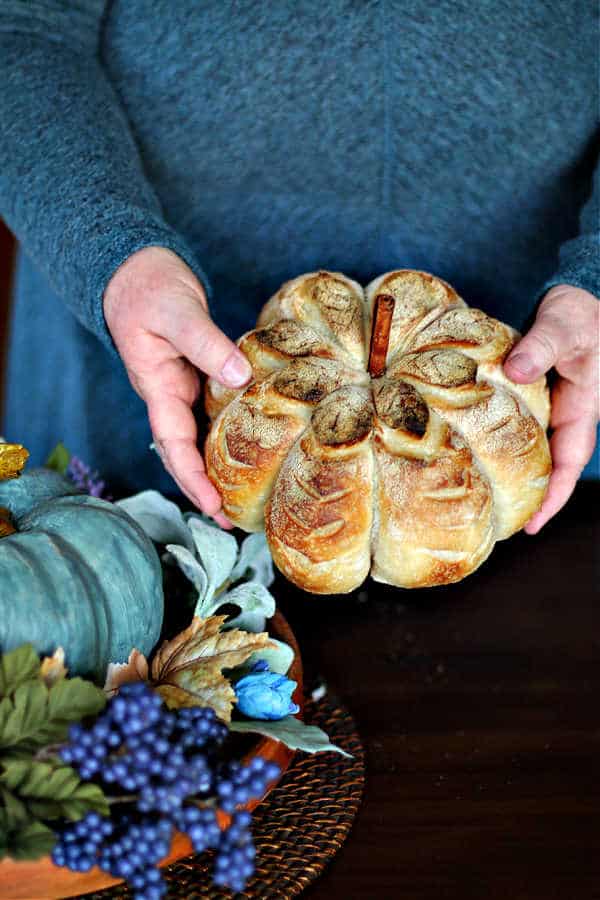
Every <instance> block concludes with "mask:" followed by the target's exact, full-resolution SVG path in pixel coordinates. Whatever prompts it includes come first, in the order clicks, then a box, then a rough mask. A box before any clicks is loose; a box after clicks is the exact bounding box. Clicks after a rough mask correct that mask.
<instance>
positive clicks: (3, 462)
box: [0, 443, 29, 481]
mask: <svg viewBox="0 0 600 900" xmlns="http://www.w3.org/2000/svg"><path fill="white" fill-rule="evenodd" d="M28 456H29V453H28V451H27V450H26V449H25V447H23V445H22V444H5V443H0V481H5V480H6V479H8V478H18V477H19V475H20V474H21V471H22V470H23V467H24V466H25V463H26V462H27V458H28Z"/></svg>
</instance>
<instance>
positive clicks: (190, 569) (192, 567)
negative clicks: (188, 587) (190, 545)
mask: <svg viewBox="0 0 600 900" xmlns="http://www.w3.org/2000/svg"><path fill="white" fill-rule="evenodd" d="M165 556H167V557H172V558H173V559H174V560H175V562H176V563H177V565H178V566H179V568H180V569H181V571H182V572H183V574H184V575H185V577H186V578H187V579H188V581H191V582H192V584H193V585H194V587H195V588H196V591H197V592H198V597H197V601H196V603H197V605H198V606H200V604H203V603H204V601H205V599H206V592H207V590H208V576H207V574H206V572H205V571H204V569H203V568H202V566H201V565H200V563H199V562H198V560H197V559H196V557H195V556H194V554H193V553H192V552H191V551H190V550H188V549H187V547H180V546H179V545H178V544H167V553H166V554H165Z"/></svg>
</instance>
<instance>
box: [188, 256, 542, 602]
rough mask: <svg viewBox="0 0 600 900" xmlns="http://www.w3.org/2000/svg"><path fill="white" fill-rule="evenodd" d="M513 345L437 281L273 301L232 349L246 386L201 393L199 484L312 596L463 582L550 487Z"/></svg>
mask: <svg viewBox="0 0 600 900" xmlns="http://www.w3.org/2000/svg"><path fill="white" fill-rule="evenodd" d="M517 337H518V335H517V332H515V331H514V330H513V329H512V328H510V327H509V326H507V325H504V324H503V323H501V322H499V321H497V320H495V319H492V318H490V317H489V316H487V315H486V314H485V313H483V312H481V311H480V310H478V309H471V308H470V307H468V306H467V304H466V303H465V302H464V301H463V300H462V299H461V298H460V297H459V296H458V294H457V293H456V292H455V291H454V290H453V289H452V288H451V287H450V285H448V284H446V283H445V282H444V281H442V280H440V279H439V278H435V277H434V276H432V275H428V274H426V273H424V272H416V271H412V270H397V271H393V272H389V273H387V274H385V275H382V276H380V277H379V278H377V279H375V281H373V282H372V283H371V284H370V285H368V287H367V288H365V289H364V290H363V288H362V287H361V286H360V285H359V284H357V283H356V282H355V281H352V280H351V279H350V278H347V277H346V276H345V275H343V274H340V273H333V272H317V273H309V274H307V275H302V276H300V277H299V278H296V279H294V280H293V281H290V282H287V283H286V284H284V285H283V286H282V287H281V289H280V290H279V291H278V292H277V293H276V294H275V296H274V297H272V298H271V299H270V300H269V301H268V302H267V303H266V304H265V306H264V307H263V310H262V312H261V314H260V316H259V318H258V324H257V328H256V329H255V330H253V331H250V332H248V333H247V334H245V335H243V336H242V337H241V338H240V340H239V342H238V343H239V346H240V348H241V349H242V350H243V351H244V353H245V354H246V356H247V358H248V359H249V361H250V363H251V365H252V368H253V375H254V378H253V380H252V382H251V383H250V384H249V385H248V386H247V387H246V388H245V389H242V390H241V391H232V390H228V389H225V388H223V387H222V385H220V384H219V383H218V382H216V381H214V380H212V379H210V380H209V381H208V383H207V390H206V408H207V411H208V414H209V416H210V417H211V419H212V426H211V429H210V432H209V435H208V438H207V441H206V446H205V457H206V465H207V471H208V474H209V476H210V478H211V480H212V482H213V483H214V485H215V486H216V488H217V490H218V491H219V493H220V494H221V496H222V497H223V507H224V511H225V513H226V515H227V516H228V517H229V518H230V519H231V521H232V522H234V523H235V524H236V525H238V526H239V527H240V528H243V529H245V530H246V531H251V532H252V531H260V530H262V529H265V530H266V535H267V540H268V543H269V547H270V549H271V552H272V554H273V559H274V561H275V563H276V565H277V566H278V568H279V569H280V570H281V571H282V572H283V573H284V575H286V577H287V578H289V579H290V580H291V581H293V582H294V583H295V584H297V585H299V586H300V587H301V588H303V589H304V590H307V591H311V592H314V593H344V592H348V591H352V590H353V589H355V588H357V587H358V586H359V585H360V584H361V583H362V581H363V580H364V579H365V578H366V576H367V575H368V574H369V573H370V574H371V576H372V577H373V578H374V579H375V580H377V581H383V582H386V583H389V584H393V585H398V586H402V587H408V588H411V587H423V586H431V585H439V584H446V583H448V582H452V581H458V580H460V579H461V578H464V577H465V576H466V575H468V574H470V573H471V572H473V571H474V570H475V569H476V568H477V567H478V566H479V565H480V564H481V563H482V562H483V561H484V560H485V559H486V557H487V556H488V555H489V554H490V552H491V551H492V549H493V547H494V544H495V542H496V541H498V540H502V539H504V538H506V537H508V536H509V535H511V534H513V533H514V532H515V531H517V530H518V529H520V528H521V527H522V526H523V525H524V524H525V522H526V521H527V520H528V519H529V518H530V517H531V515H532V514H533V513H534V512H535V511H536V510H537V509H538V508H539V507H540V505H541V503H542V500H543V497H544V494H545V491H546V487H547V483H548V478H549V474H550V469H551V461H550V452H549V447H548V441H547V438H546V428H547V425H548V421H549V396H548V390H547V387H546V382H545V379H544V378H541V379H539V380H538V381H536V382H535V383H533V384H531V385H519V384H513V383H512V382H510V381H509V380H508V379H507V378H506V377H505V376H504V375H503V372H502V363H503V361H504V359H505V357H506V355H507V354H508V352H509V351H510V349H511V347H512V346H513V344H514V343H515V341H516V339H517Z"/></svg>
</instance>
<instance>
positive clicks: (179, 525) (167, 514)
mask: <svg viewBox="0 0 600 900" xmlns="http://www.w3.org/2000/svg"><path fill="white" fill-rule="evenodd" d="M117 506H120V507H121V509H124V510H125V512H126V513H128V514H129V515H130V516H131V518H132V519H133V520H134V521H135V522H137V524H138V525H139V526H140V528H143V530H144V531H145V532H146V534H147V535H148V537H149V538H150V539H151V540H153V541H156V543H157V544H179V545H181V546H182V547H185V548H186V549H187V550H189V551H191V552H193V551H194V541H193V539H192V535H191V533H190V530H189V528H188V527H187V525H186V523H185V519H184V518H183V514H182V512H181V510H180V509H179V507H178V506H177V504H176V503H172V502H171V501H170V500H167V499H166V498H165V497H163V495H162V494H160V493H159V492H158V491H142V492H141V493H140V494H135V495H134V496H133V497H127V498H126V499H125V500H118V501H117Z"/></svg>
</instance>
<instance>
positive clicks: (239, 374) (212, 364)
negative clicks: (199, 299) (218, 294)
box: [164, 303, 252, 388]
mask: <svg viewBox="0 0 600 900" xmlns="http://www.w3.org/2000/svg"><path fill="white" fill-rule="evenodd" d="M164 336H165V337H166V338H167V339H168V340H170V342H171V343H172V344H173V346H174V347H175V348H176V349H177V350H178V351H179V352H180V353H182V354H183V355H184V356H185V357H186V358H187V359H189V361H190V362H191V363H192V365H194V366H195V367H196V368H197V369H199V370H200V371H201V372H204V373H205V374H206V375H210V376H212V377H213V378H216V379H217V381H220V382H221V384H224V385H225V386H226V387H229V388H239V387H242V385H244V384H246V383H247V382H248V381H249V380H250V378H251V377H252V367H251V366H250V363H249V362H248V360H247V359H246V357H245V356H244V354H243V353H242V351H241V350H240V349H239V347H238V346H237V345H236V344H234V343H233V341H231V340H230V339H229V338H228V337H227V335H226V334H224V333H223V332H222V331H221V329H220V328H218V327H217V325H215V323H214V322H213V321H212V319H211V318H210V316H209V314H208V313H207V312H206V311H205V310H204V308H203V307H202V306H201V305H200V304H199V303H196V304H194V305H193V306H192V307H191V308H188V310H187V311H186V312H183V310H182V313H181V314H179V313H178V315H177V316H176V317H172V320H171V321H170V322H169V325H168V326H167V328H166V329H165V335H164Z"/></svg>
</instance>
